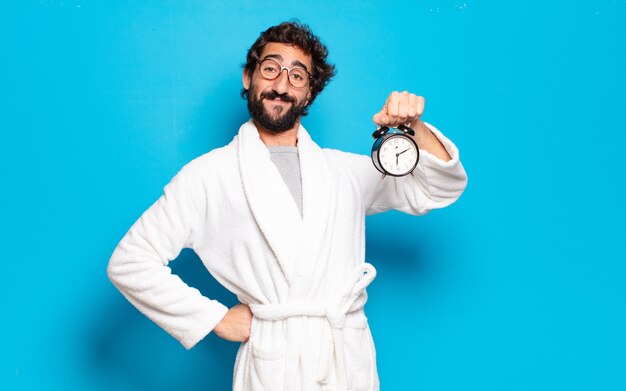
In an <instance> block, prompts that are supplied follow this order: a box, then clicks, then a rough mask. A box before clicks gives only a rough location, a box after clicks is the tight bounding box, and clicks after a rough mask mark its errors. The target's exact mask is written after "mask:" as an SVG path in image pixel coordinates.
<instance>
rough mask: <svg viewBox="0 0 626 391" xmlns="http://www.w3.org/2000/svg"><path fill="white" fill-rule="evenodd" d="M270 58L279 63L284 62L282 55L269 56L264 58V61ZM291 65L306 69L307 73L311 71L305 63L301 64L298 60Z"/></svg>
mask: <svg viewBox="0 0 626 391" xmlns="http://www.w3.org/2000/svg"><path fill="white" fill-rule="evenodd" d="M268 58H271V59H272V60H279V61H283V56H281V55H280V54H268V55H267V56H265V57H263V60H267V59H268ZM291 65H292V66H294V65H297V66H299V67H302V68H304V70H305V71H307V72H308V71H309V68H307V67H306V65H304V64H303V63H301V62H300V61H298V60H293V61H292V62H291Z"/></svg>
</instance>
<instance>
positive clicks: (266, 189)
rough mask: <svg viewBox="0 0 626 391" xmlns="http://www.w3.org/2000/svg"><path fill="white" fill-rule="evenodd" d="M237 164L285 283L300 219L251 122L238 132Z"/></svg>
mask: <svg viewBox="0 0 626 391" xmlns="http://www.w3.org/2000/svg"><path fill="white" fill-rule="evenodd" d="M237 138H238V160H239V170H240V174H241V180H242V183H243V188H244V192H245V196H246V199H247V200H248V204H249V206H250V210H251V211H252V214H253V215H254V218H255V220H256V222H257V224H258V226H259V228H260V229H261V232H262V233H263V235H264V236H265V239H266V240H267V242H268V243H269V245H270V247H271V248H272V251H273V252H274V254H275V255H276V258H277V260H278V262H279V264H280V267H281V269H282V271H283V273H284V275H285V277H286V278H287V279H289V277H290V276H291V275H292V274H293V272H292V269H293V267H294V266H295V265H294V259H295V258H296V257H297V253H298V248H299V245H300V241H301V238H302V226H303V224H302V219H301V217H300V211H299V210H298V207H297V205H296V203H295V201H294V200H293V197H292V195H291V193H290V192H289V189H288V188H287V185H286V184H285V182H284V180H283V178H282V176H281V174H280V172H279V171H278V169H277V168H276V166H275V165H274V163H273V162H272V161H271V158H270V153H269V151H268V149H267V147H266V146H265V144H263V141H261V138H260V137H259V133H258V131H257V129H256V126H255V125H254V123H253V122H252V120H250V121H248V122H246V123H245V124H243V125H242V126H241V128H239V134H238V137H237Z"/></svg>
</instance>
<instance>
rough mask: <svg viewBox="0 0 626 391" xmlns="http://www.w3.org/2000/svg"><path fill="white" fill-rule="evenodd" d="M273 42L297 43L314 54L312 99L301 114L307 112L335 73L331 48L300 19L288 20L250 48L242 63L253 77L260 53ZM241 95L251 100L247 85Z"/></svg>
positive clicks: (304, 50) (293, 44) (263, 33)
mask: <svg viewBox="0 0 626 391" xmlns="http://www.w3.org/2000/svg"><path fill="white" fill-rule="evenodd" d="M270 42H276V43H284V44H287V45H291V46H295V47H297V48H298V49H300V50H302V51H303V52H304V53H306V54H308V55H310V56H311V58H312V60H313V69H311V70H310V73H311V76H312V77H313V78H312V79H311V82H310V85H311V98H310V99H309V103H308V104H307V106H306V107H305V108H304V111H303V112H302V115H303V116H304V115H307V114H308V107H309V106H310V105H311V104H312V103H313V101H314V100H315V97H317V95H318V94H319V93H320V92H322V90H323V89H324V87H326V85H327V84H328V82H330V79H331V78H332V77H333V76H335V73H336V71H335V66H334V65H333V64H330V63H328V62H327V61H326V58H327V57H328V49H326V46H324V44H323V43H322V42H321V41H320V39H319V38H318V37H317V36H316V35H315V34H313V32H312V31H311V29H310V28H309V26H307V25H306V24H303V23H301V22H299V21H298V20H292V21H289V22H283V23H281V24H279V25H276V26H272V27H270V28H268V29H267V30H265V31H263V32H262V33H261V35H260V36H259V38H257V40H256V41H255V42H254V44H253V45H252V46H251V47H250V49H249V50H248V55H247V56H246V63H245V64H244V65H243V68H244V71H245V72H247V73H248V75H250V77H252V74H253V72H254V69H255V68H256V64H257V61H259V59H260V58H261V53H262V52H263V49H264V48H265V46H266V45H267V44H268V43H270ZM241 97H242V98H243V99H248V90H246V89H245V88H244V89H242V90H241Z"/></svg>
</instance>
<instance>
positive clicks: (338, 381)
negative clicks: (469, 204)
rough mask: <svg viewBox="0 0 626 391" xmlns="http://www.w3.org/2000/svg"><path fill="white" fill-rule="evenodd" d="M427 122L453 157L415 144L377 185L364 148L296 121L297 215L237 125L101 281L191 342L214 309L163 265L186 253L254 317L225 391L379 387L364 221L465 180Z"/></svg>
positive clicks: (165, 200)
mask: <svg viewBox="0 0 626 391" xmlns="http://www.w3.org/2000/svg"><path fill="white" fill-rule="evenodd" d="M428 126H429V127H430V128H431V130H432V131H433V133H434V134H435V135H436V136H437V137H438V138H439V140H440V141H441V142H442V143H443V145H444V146H445V148H446V149H447V151H448V153H449V154H450V155H451V156H452V160H450V161H449V162H443V161H441V160H439V159H437V158H436V157H434V156H433V155H431V154H429V153H428V152H426V151H423V150H422V151H420V154H421V156H420V162H419V164H418V166H417V168H416V169H415V171H414V172H413V173H412V174H411V175H408V176H406V177H402V178H393V177H386V178H385V179H383V180H381V174H380V173H379V172H378V171H376V169H375V168H374V166H373V164H372V162H371V160H370V158H369V157H368V156H362V155H356V154H351V153H345V152H341V151H337V150H332V149H321V148H320V147H319V146H318V145H317V144H315V143H314V142H313V141H312V140H311V138H310V137H309V134H308V133H307V132H306V130H305V129H304V128H303V127H302V126H301V127H300V129H299V131H298V152H299V158H300V167H301V174H302V197H303V212H302V215H301V214H300V211H299V210H298V207H297V205H296V203H295V202H294V200H293V197H292V196H291V194H290V192H289V189H288V188H287V185H286V184H285V183H284V181H283V179H282V177H281V175H280V173H279V171H278V169H277V168H276V166H275V165H274V164H273V163H272V161H271V160H270V154H269V151H268V149H267V147H266V146H265V145H264V144H263V142H262V141H261V139H260V138H259V135H258V132H257V129H256V127H255V126H254V124H253V122H252V121H249V122H247V123H245V124H244V125H242V126H241V128H240V129H239V133H238V135H237V136H235V138H234V139H233V141H232V142H231V143H229V144H228V145H226V146H225V147H223V148H219V149H216V150H213V151H211V152H209V153H207V154H205V155H202V156H200V157H199V158H197V159H195V160H193V161H192V162H190V163H189V164H187V165H186V166H185V167H184V168H183V169H182V170H181V171H180V172H179V173H178V174H177V175H176V176H175V177H174V179H173V180H172V181H171V182H170V183H169V184H168V185H167V186H166V187H165V191H164V194H163V196H162V197H161V198H160V199H159V200H158V201H157V202H156V203H155V204H153V205H152V206H151V207H150V208H149V209H148V210H147V211H146V212H145V213H144V214H143V215H142V216H141V218H140V219H139V220H138V221H137V222H136V223H135V224H134V225H133V226H132V228H131V229H130V230H129V231H128V233H127V234H126V236H125V237H124V238H123V239H122V241H121V242H120V244H119V245H118V247H117V248H116V250H115V252H114V253H113V256H112V258H111V260H110V262H109V266H108V270H107V272H108V275H109V278H110V279H111V281H112V282H113V283H114V284H115V286H116V287H117V288H118V289H119V290H120V291H121V292H122V293H123V294H124V296H125V297H126V298H127V299H128V300H129V301H130V302H131V303H132V304H133V305H135V306H136V307H137V308H138V309H139V310H140V311H141V312H142V313H144V314H145V315H146V316H148V317H149V318H150V319H152V320H153V321H154V322H156V323H157V324H158V325H159V326H161V327H162V328H163V329H165V330H166V331H167V332H168V333H170V334H171V335H172V336H173V337H175V338H176V339H177V340H179V341H180V342H181V343H182V344H183V345H184V346H185V347H186V348H187V349H190V348H191V347H193V346H194V345H195V344H196V343H197V342H198V341H200V340H201V339H202V338H204V337H205V336H206V335H207V334H208V333H209V332H211V330H213V328H214V327H215V325H216V324H217V323H219V322H220V320H221V319H222V318H223V317H224V315H225V314H226V311H227V308H226V307H225V306H224V305H222V304H220V303H219V302H217V301H215V300H211V299H209V298H207V297H204V296H202V295H201V294H200V292H199V291H198V290H197V289H194V288H191V287H189V286H188V285H187V284H185V283H184V282H183V281H182V280H181V279H180V278H179V277H178V276H176V275H173V274H172V273H171V270H170V268H169V267H168V266H167V265H168V262H169V261H170V260H173V259H174V258H176V257H177V256H178V254H179V253H180V251H181V249H182V248H184V247H188V248H192V249H193V250H194V251H195V252H196V253H197V254H198V256H199V257H200V259H201V260H202V262H203V263H204V265H205V266H206V268H207V269H208V271H209V272H210V273H211V274H212V275H213V277H215V279H216V280H217V281H219V282H220V283H221V284H222V285H223V286H224V287H226V288H227V289H228V290H230V291H231V292H233V293H234V294H236V295H237V298H238V299H239V301H241V302H242V303H245V304H248V305H249V306H250V308H251V310H252V313H253V314H254V317H253V322H252V327H251V334H250V339H249V341H248V342H246V343H243V344H241V346H240V349H239V352H238V354H237V360H236V363H235V375H234V384H233V389H234V390H268V391H275V390H281V391H282V390H284V391H294V390H307V391H308V390H335V391H341V390H354V391H361V390H378V389H379V383H378V375H377V371H376V355H375V351H374V344H373V341H372V337H371V334H370V330H369V327H368V324H367V318H366V317H365V313H364V311H363V306H364V304H365V302H366V300H367V294H366V292H365V287H366V286H367V285H368V284H369V283H370V282H371V281H372V280H373V279H374V277H375V275H376V271H375V269H374V268H373V267H372V266H371V265H370V264H368V263H365V216H366V214H373V213H378V212H383V211H385V210H389V209H397V210H400V211H403V212H406V213H410V214H414V215H420V214H424V213H426V212H428V211H429V210H431V209H433V208H441V207H444V206H447V205H449V204H450V203H452V202H454V201H455V200H456V199H457V198H458V197H459V196H460V194H461V193H462V192H463V190H464V188H465V185H466V181H467V179H466V175H465V171H464V169H463V167H462V165H461V163H460V161H459V153H458V150H457V148H456V147H455V145H454V144H453V143H452V142H451V141H450V140H448V139H447V138H446V137H444V136H443V135H442V134H441V133H440V132H439V131H438V130H437V129H435V128H434V127H432V126H430V125H428ZM408 237H410V235H409V236H408Z"/></svg>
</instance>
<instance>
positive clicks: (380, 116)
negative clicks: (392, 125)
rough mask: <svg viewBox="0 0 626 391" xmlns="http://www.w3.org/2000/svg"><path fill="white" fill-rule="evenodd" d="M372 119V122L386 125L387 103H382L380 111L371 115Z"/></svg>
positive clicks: (387, 120)
mask: <svg viewBox="0 0 626 391" xmlns="http://www.w3.org/2000/svg"><path fill="white" fill-rule="evenodd" d="M372 121H374V123H375V124H376V125H381V126H384V125H387V124H388V123H389V117H388V116H387V104H386V103H385V104H384V105H383V108H382V109H380V111H379V112H378V113H376V114H374V116H373V117H372Z"/></svg>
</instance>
